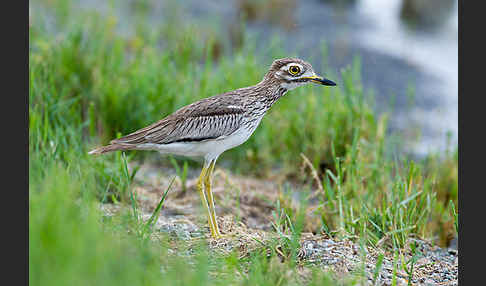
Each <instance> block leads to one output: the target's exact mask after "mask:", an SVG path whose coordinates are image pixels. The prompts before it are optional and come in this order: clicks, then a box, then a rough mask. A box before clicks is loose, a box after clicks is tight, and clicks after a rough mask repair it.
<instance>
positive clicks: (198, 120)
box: [111, 95, 244, 144]
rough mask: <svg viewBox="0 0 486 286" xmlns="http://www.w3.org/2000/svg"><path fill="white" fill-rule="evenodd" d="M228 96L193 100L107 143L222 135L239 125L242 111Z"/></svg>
mask: <svg viewBox="0 0 486 286" xmlns="http://www.w3.org/2000/svg"><path fill="white" fill-rule="evenodd" d="M230 98H231V96H229V95H226V96H225V97H221V96H217V97H210V98H206V99H203V100H200V101H197V102H195V103H192V104H190V105H187V106H185V107H183V108H181V109H179V110H177V111H176V112H174V113H173V114H171V115H169V116H167V117H166V118H164V119H162V120H160V121H158V122H156V123H154V124H152V125H149V126H147V127H145V128H142V129H140V130H137V131H135V132H133V133H131V134H128V135H126V136H124V137H121V138H119V139H115V140H112V141H111V143H112V144H113V143H118V144H143V143H156V144H169V143H174V142H190V141H202V140H207V139H217V138H222V137H226V136H228V135H231V134H232V133H233V132H235V131H236V130H237V129H238V128H240V126H241V124H242V122H243V113H244V109H243V107H242V105H240V104H239V103H238V102H235V101H234V100H230Z"/></svg>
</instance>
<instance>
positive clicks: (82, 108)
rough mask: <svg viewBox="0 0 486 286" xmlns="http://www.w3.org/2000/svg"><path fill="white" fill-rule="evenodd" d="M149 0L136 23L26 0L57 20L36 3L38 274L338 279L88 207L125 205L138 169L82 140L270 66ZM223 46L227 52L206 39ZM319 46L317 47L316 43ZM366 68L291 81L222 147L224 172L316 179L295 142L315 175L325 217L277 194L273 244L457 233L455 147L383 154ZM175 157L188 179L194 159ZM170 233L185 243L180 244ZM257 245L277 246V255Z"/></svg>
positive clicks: (33, 131)
mask: <svg viewBox="0 0 486 286" xmlns="http://www.w3.org/2000/svg"><path fill="white" fill-rule="evenodd" d="M147 3H149V2H147ZM147 3H146V4H144V5H138V6H137V7H138V8H136V9H137V11H138V12H137V13H139V14H138V15H139V16H138V17H137V19H138V20H136V34H135V35H128V36H121V35H120V33H118V32H117V27H118V24H117V23H118V21H119V19H117V18H116V16H114V15H115V14H114V13H113V12H109V13H108V16H101V15H99V14H98V13H96V12H95V11H84V10H80V9H75V8H73V5H72V4H71V3H70V2H68V1H46V2H44V1H37V2H35V4H36V5H40V6H41V7H44V8H45V9H46V10H47V11H49V13H50V16H49V17H52V18H48V19H50V20H53V22H54V23H55V25H54V26H55V28H54V29H53V28H52V27H49V24H46V23H51V22H50V21H46V18H43V16H42V14H37V13H33V15H34V16H33V19H32V27H31V28H30V29H29V266H30V267H29V275H30V282H31V284H33V285H45V284H49V285H56V284H58V285H66V284H69V285H124V284H127V285H138V284H144V285H155V284H157V285H161V284H162V285H192V284H197V285H208V284H211V285H213V284H217V285H219V284H221V285H275V284H279V285H294V284H302V283H304V282H305V283H306V284H309V285H314V284H315V285H323V284H324V285H326V284H327V285H334V284H335V281H334V280H333V279H334V278H332V275H331V274H329V273H325V272H323V271H322V270H320V269H317V268H316V269H314V268H312V273H313V274H312V278H311V280H310V281H303V280H301V279H300V278H299V275H298V274H297V272H298V267H297V265H296V263H295V259H290V260H288V261H286V262H285V263H278V261H279V259H278V255H277V254H276V253H275V252H274V248H273V247H271V246H268V245H267V246H266V247H262V249H260V250H258V251H255V252H253V253H251V255H250V256H249V257H245V258H238V256H237V255H236V254H234V255H229V256H223V255H218V254H215V253H212V252H209V251H208V249H207V247H206V246H205V245H204V244H203V245H200V246H198V247H197V248H196V250H195V252H194V253H195V254H194V255H191V256H187V257H186V256H183V255H174V254H169V252H168V249H169V248H170V247H171V245H170V243H169V242H168V241H169V240H168V238H164V239H161V241H160V242H153V241H150V240H147V239H145V238H146V235H145V234H146V233H147V228H145V226H146V224H145V223H144V222H141V221H139V220H138V219H135V218H136V216H134V213H136V212H135V210H136V207H137V206H136V205H132V207H133V208H132V212H131V213H128V214H126V215H123V216H115V217H113V218H106V217H103V215H102V214H101V212H100V211H99V210H98V209H97V206H98V203H99V202H120V203H122V204H127V205H129V204H131V202H132V200H131V194H132V193H131V189H130V186H131V183H132V180H133V175H134V173H129V172H128V170H127V169H126V161H125V159H126V158H124V157H123V156H122V154H121V153H117V154H110V155H107V156H103V157H98V158H96V159H93V158H92V157H89V156H88V155H87V151H89V150H90V148H92V147H94V146H96V145H99V144H103V143H106V142H108V141H109V140H110V139H112V138H113V137H117V136H120V135H121V134H126V133H128V132H131V131H134V130H136V129H138V128H141V127H143V126H145V125H147V124H149V123H152V122H153V121H156V120H158V119H160V118H162V117H163V116H166V115H168V114H170V113H171V112H173V111H174V110H176V109H177V108H179V107H181V106H183V105H185V104H188V103H191V102H193V101H195V100H197V99H199V98H203V97H208V96H211V95H215V94H218V93H222V92H225V91H228V90H232V89H235V88H238V87H243V86H248V85H252V84H255V83H257V82H258V81H259V80H261V78H262V77H263V75H264V73H265V72H266V69H267V68H268V66H269V65H270V62H266V61H265V60H263V59H262V58H261V57H260V56H259V55H258V54H257V53H255V51H254V43H252V39H251V38H250V37H246V36H245V41H244V44H243V46H242V47H241V48H240V49H238V50H233V51H231V50H228V45H226V44H225V43H224V41H223V39H221V38H219V36H218V35H219V31H218V30H217V29H216V28H214V27H213V28H212V29H213V30H211V29H209V28H208V27H205V26H196V25H192V26H191V25H189V24H186V23H185V22H184V21H183V19H181V18H178V16H177V15H178V13H173V16H172V17H171V18H169V20H168V21H166V22H165V21H161V22H159V23H157V24H156V25H151V26H149V25H148V24H146V23H144V21H143V19H144V17H143V15H144V13H147V10H149V9H147V6H146V5H150V4H147ZM174 9H175V8H174ZM33 12H35V11H33ZM213 26H214V25H213ZM214 29H216V30H214ZM218 46H222V47H223V52H220V53H216V52H215V51H214V50H215V47H218ZM322 50H323V54H324V55H325V54H326V49H325V46H324V45H323V47H322ZM268 52H269V53H270V54H272V55H273V57H282V56H295V55H293V54H287V53H286V52H285V51H283V50H281V49H280V48H278V42H277V44H276V45H275V46H272V47H270V48H269V51H268ZM324 60H325V59H324ZM311 62H312V61H311ZM360 72H361V67H360V61H359V58H356V59H355V61H354V64H353V65H352V66H350V67H348V68H347V69H345V70H343V71H341V72H340V73H339V74H337V73H333V72H331V71H328V72H327V73H326V76H327V77H329V78H331V79H333V80H336V81H338V82H339V86H338V87H336V88H322V87H316V86H308V87H302V88H299V89H297V90H295V91H292V92H290V93H289V94H288V95H287V96H285V97H284V98H282V99H281V100H279V102H278V103H277V104H276V105H275V106H274V107H273V108H272V110H271V111H270V112H269V114H268V115H267V116H266V117H265V118H264V119H263V121H262V123H261V125H260V127H259V128H258V129H257V131H256V133H255V134H254V135H253V136H252V137H251V138H250V140H249V141H248V142H246V143H245V144H244V145H242V146H240V147H239V148H235V149H233V150H230V151H228V152H225V153H224V154H223V155H222V156H221V159H220V162H219V163H221V164H222V165H224V166H226V167H228V168H230V170H231V171H232V172H239V173H241V174H244V175H247V176H262V177H265V176H266V175H267V174H268V173H269V172H271V171H272V170H275V168H277V169H278V171H279V172H280V173H281V174H283V175H286V176H287V177H288V178H289V180H290V179H292V180H294V181H297V182H299V183H300V184H301V185H303V186H304V187H302V188H303V190H304V189H306V188H308V186H309V185H310V184H311V183H313V180H314V179H313V178H312V177H311V176H306V175H302V173H301V172H300V165H301V164H302V157H301V155H300V154H301V153H303V154H304V155H305V156H306V157H307V158H309V160H310V162H311V164H312V165H313V167H314V168H315V170H316V172H317V173H318V174H319V176H320V178H319V180H321V184H322V186H323V189H322V190H321V192H320V193H319V194H318V196H317V197H318V199H319V201H320V204H319V207H318V208H317V209H315V210H314V211H313V215H315V216H317V217H319V223H318V225H317V226H316V225H315V223H310V222H308V221H306V219H305V217H306V216H305V208H300V209H292V208H291V207H290V206H289V203H288V201H286V199H282V201H281V202H280V201H279V202H278V204H279V207H278V209H277V210H276V212H275V220H274V225H275V232H276V233H278V234H280V239H278V240H276V241H274V243H275V244H276V243H278V244H280V245H282V251H284V252H285V254H288V255H290V257H295V254H296V251H297V247H298V243H297V242H298V239H299V237H300V233H301V232H302V231H306V230H310V229H311V230H319V231H322V232H325V233H328V234H329V235H331V236H332V237H335V238H345V237H347V238H351V239H353V240H356V241H359V242H361V243H362V244H363V245H371V246H376V247H384V248H393V249H395V250H394V251H396V249H398V248H401V247H403V246H404V243H405V241H406V239H407V238H408V237H409V236H412V235H415V236H419V237H422V238H429V239H432V240H434V241H435V242H436V243H439V244H441V245H445V244H446V243H447V241H448V240H450V239H451V237H453V236H454V235H457V215H458V213H459V209H458V205H457V197H458V185H457V178H458V177H457V164H458V163H457V156H458V154H457V147H452V148H450V151H449V152H447V153H446V154H440V155H439V154H431V155H430V156H428V157H427V158H426V159H423V160H420V161H412V160H410V159H407V158H399V159H397V158H393V157H392V156H390V155H389V154H388V149H387V148H388V145H389V144H390V141H389V137H388V135H387V133H386V130H387V115H386V114H385V115H383V116H380V117H377V116H376V115H375V114H374V112H373V106H372V104H373V102H372V100H369V98H370V97H369V96H367V94H366V93H367V91H364V90H363V88H362V87H361V83H360ZM148 153H149V152H145V153H144V152H131V153H129V154H127V155H128V156H129V157H128V160H145V159H148V158H147V157H148ZM162 163H164V164H167V165H169V166H171V165H177V163H176V162H175V161H172V162H171V161H169V160H165V161H163V162H162ZM177 166H179V165H177ZM180 166H184V167H183V169H182V171H181V170H179V171H178V173H180V174H179V175H180V176H181V179H182V180H183V181H185V180H186V175H187V168H188V167H187V165H185V163H184V164H180ZM191 166H192V167H194V166H196V165H195V164H194V163H192V162H190V163H189V168H190V167H191ZM134 172H136V171H134ZM162 202H163V200H161V203H160V206H162ZM304 203H305V202H304ZM304 205H305V204H304ZM154 215H155V216H156V215H157V214H154ZM137 229H138V230H145V231H136V230H137ZM148 232H150V231H148ZM140 233H143V234H140ZM178 243H179V244H180V245H178V247H179V249H184V247H188V246H187V245H184V243H182V242H178ZM266 249H271V250H272V251H271V254H270V257H267V251H266ZM180 253H183V251H181V252H180ZM188 265H190V267H188ZM182 271H184V273H185V275H180V273H181V272H182ZM342 283H343V284H347V283H350V284H353V283H354V282H353V281H352V279H351V280H350V281H342Z"/></svg>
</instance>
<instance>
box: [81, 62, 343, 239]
mask: <svg viewBox="0 0 486 286" xmlns="http://www.w3.org/2000/svg"><path fill="white" fill-rule="evenodd" d="M308 83H317V84H320V85H325V86H335V85H336V83H335V82H333V81H331V80H329V79H326V78H324V77H322V76H319V75H317V74H316V73H315V72H314V69H313V67H312V66H311V64H309V63H308V62H306V61H304V60H302V59H299V58H289V57H287V58H281V59H275V60H274V61H273V62H272V64H271V66H270V69H269V70H268V72H267V73H266V74H265V75H264V77H263V79H262V80H261V81H260V82H259V83H257V84H256V85H253V86H249V87H243V88H239V89H236V90H233V91H228V92H225V93H222V94H218V95H214V96H211V97H207V98H203V99H201V100H198V101H196V102H194V103H191V104H189V105H186V106H184V107H182V108H180V109H178V110H176V111H175V112H174V113H172V114H170V115H168V116H166V117H165V118H163V119H161V120H159V121H157V122H155V123H153V124H151V125H148V126H146V127H144V128H142V129H139V130H137V131H134V132H132V133H130V134H128V135H125V136H123V137H121V138H118V139H114V140H111V141H110V143H109V144H108V145H106V146H102V147H98V148H95V149H93V150H91V151H90V152H89V154H92V155H98V154H104V153H108V152H113V151H128V150H156V151H158V152H160V153H162V154H172V155H180V156H185V157H189V158H194V159H197V158H199V159H201V158H202V159H203V161H204V163H203V166H202V170H201V173H200V175H199V178H198V180H197V184H196V185H197V189H198V192H199V195H200V197H201V202H202V205H203V207H204V208H205V211H206V215H207V218H208V225H209V230H210V232H211V236H212V237H213V238H215V239H217V238H221V237H222V235H221V232H220V230H219V227H218V224H217V217H216V211H215V204H214V198H213V194H212V190H211V183H212V182H211V177H212V173H213V170H214V166H215V163H216V160H217V159H218V157H219V156H220V155H221V154H222V153H223V152H224V151H226V150H228V149H231V148H234V147H236V146H239V145H241V144H242V143H244V142H245V141H247V140H248V138H249V137H250V136H251V135H252V134H253V132H254V131H255V129H256V128H257V127H258V125H259V124H260V121H261V120H262V118H263V116H264V115H265V114H266V112H267V111H268V110H269V109H270V108H271V107H272V105H273V104H274V103H275V102H276V101H277V100H278V99H279V98H281V97H282V96H284V95H285V94H286V93H287V92H288V91H290V90H293V89H295V88H297V87H299V86H302V85H305V84H308Z"/></svg>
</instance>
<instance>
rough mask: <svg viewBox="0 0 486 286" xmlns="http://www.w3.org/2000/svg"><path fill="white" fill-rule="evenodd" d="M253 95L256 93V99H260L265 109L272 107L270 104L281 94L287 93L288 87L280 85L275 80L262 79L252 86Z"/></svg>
mask: <svg viewBox="0 0 486 286" xmlns="http://www.w3.org/2000/svg"><path fill="white" fill-rule="evenodd" d="M254 88H255V91H256V92H255V93H254V94H255V95H257V97H258V100H260V101H261V102H262V103H263V104H264V105H265V107H266V108H267V109H269V108H270V107H272V105H273V104H274V103H275V102H276V101H277V100H278V99H279V98H280V97H282V96H284V95H285V93H287V91H288V89H286V88H283V87H281V86H280V83H279V82H277V81H276V80H268V79H264V80H262V81H261V82H259V83H258V84H257V85H255V86H254Z"/></svg>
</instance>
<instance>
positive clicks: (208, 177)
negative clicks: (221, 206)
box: [204, 160, 221, 238]
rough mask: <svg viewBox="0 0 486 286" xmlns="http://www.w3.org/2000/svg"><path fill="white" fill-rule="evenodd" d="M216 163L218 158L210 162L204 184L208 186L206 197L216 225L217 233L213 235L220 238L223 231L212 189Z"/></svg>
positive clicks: (215, 230)
mask: <svg viewBox="0 0 486 286" xmlns="http://www.w3.org/2000/svg"><path fill="white" fill-rule="evenodd" d="M215 163H216V160H213V161H211V163H210V164H209V167H208V171H207V172H206V178H205V179H204V184H205V186H206V188H205V189H206V197H207V199H208V205H209V210H210V212H211V220H212V221H213V225H214V232H215V235H213V237H214V238H219V237H221V233H220V232H219V227H218V221H217V220H216V210H215V208H214V200H213V192H212V190H211V176H212V174H213V170H214V164H215Z"/></svg>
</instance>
